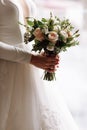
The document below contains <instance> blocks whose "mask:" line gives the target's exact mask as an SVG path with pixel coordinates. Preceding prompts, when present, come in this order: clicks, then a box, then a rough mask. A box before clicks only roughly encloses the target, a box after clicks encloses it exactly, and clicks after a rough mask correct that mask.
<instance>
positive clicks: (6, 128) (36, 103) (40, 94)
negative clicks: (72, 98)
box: [0, 0, 78, 130]
mask: <svg viewBox="0 0 87 130" xmlns="http://www.w3.org/2000/svg"><path fill="white" fill-rule="evenodd" d="M18 11H19V10H18V8H17V6H16V5H15V4H13V3H11V2H10V1H8V0H6V1H5V5H4V4H2V3H1V1H0V130H78V128H77V126H76V124H75V122H74V121H73V118H72V116H71V114H70V112H69V110H68V108H67V106H66V104H65V103H64V101H63V99H62V97H61V94H60V92H59V90H58V88H57V92H56V91H55V86H52V87H50V86H47V87H46V86H44V82H43V81H42V79H41V76H40V75H39V72H38V71H39V70H38V69H37V68H36V67H34V66H32V65H29V63H28V58H29V57H27V53H28V51H29V48H28V45H25V44H24V43H22V38H21V33H20V29H19V25H18V24H15V23H17V20H18V14H19V13H18ZM9 19H10V20H9ZM20 43H21V44H20ZM23 50H24V51H23ZM21 51H22V53H21ZM15 53H17V55H16V57H15V58H14V55H15ZM25 56H26V57H25ZM28 56H30V57H31V55H30V54H29V53H28ZM22 57H24V58H22ZM49 91H50V93H49ZM54 95H55V96H54Z"/></svg>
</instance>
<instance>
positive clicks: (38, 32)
mask: <svg viewBox="0 0 87 130" xmlns="http://www.w3.org/2000/svg"><path fill="white" fill-rule="evenodd" d="M33 34H34V36H35V38H36V39H37V40H38V41H42V40H44V35H43V33H42V31H41V29H40V28H36V29H35V31H34V32H33Z"/></svg>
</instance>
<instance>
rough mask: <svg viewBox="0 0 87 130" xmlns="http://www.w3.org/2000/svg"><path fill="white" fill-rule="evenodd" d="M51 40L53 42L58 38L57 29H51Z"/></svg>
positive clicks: (49, 35) (49, 36)
mask: <svg viewBox="0 0 87 130" xmlns="http://www.w3.org/2000/svg"><path fill="white" fill-rule="evenodd" d="M48 38H49V41H50V42H52V43H56V41H57V40H58V34H57V33H56V32H55V31H50V32H49V34H48Z"/></svg>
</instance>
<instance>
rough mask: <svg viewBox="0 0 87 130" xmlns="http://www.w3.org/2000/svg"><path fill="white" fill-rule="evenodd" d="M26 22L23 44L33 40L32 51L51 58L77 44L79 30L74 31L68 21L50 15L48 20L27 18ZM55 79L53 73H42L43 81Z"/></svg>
mask: <svg viewBox="0 0 87 130" xmlns="http://www.w3.org/2000/svg"><path fill="white" fill-rule="evenodd" d="M26 22H27V24H26V25H24V27H25V28H26V32H25V34H24V42H25V43H26V44H27V43H28V42H30V41H32V40H34V44H33V49H32V51H35V52H38V53H41V52H42V51H44V53H45V54H46V55H47V56H49V57H51V56H53V55H54V56H56V55H57V54H59V53H60V52H61V51H66V50H67V48H69V47H71V46H75V45H78V44H79V42H78V40H77V37H79V34H78V32H79V30H76V31H74V27H73V26H72V24H71V23H70V21H69V19H65V18H64V19H60V18H58V17H57V16H53V15H52V13H50V18H48V19H46V18H42V19H41V20H38V19H34V18H31V17H27V18H26ZM55 77H56V76H55V72H54V73H49V72H47V71H44V78H43V79H44V80H48V81H52V80H54V79H55Z"/></svg>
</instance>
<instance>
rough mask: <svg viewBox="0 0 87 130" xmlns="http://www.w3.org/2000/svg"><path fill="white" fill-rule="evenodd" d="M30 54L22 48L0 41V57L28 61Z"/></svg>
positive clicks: (22, 61)
mask: <svg viewBox="0 0 87 130" xmlns="http://www.w3.org/2000/svg"><path fill="white" fill-rule="evenodd" d="M31 55H32V54H31V53H29V52H28V51H26V50H24V49H22V48H19V47H15V46H12V45H7V44H5V43H3V42H0V59H4V60H8V61H12V62H19V63H29V62H30V60H31Z"/></svg>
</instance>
